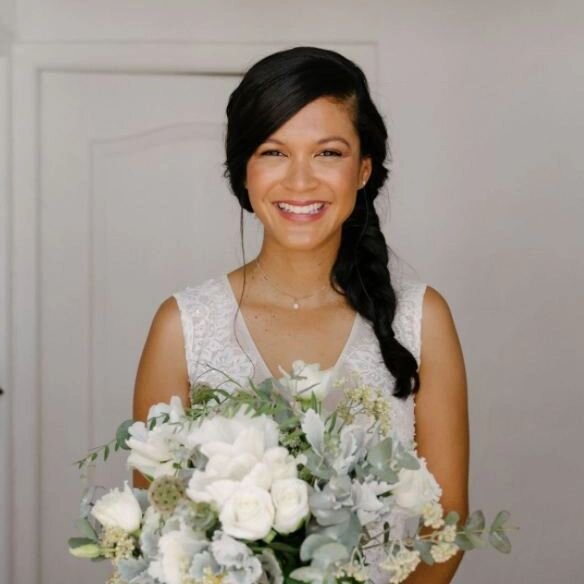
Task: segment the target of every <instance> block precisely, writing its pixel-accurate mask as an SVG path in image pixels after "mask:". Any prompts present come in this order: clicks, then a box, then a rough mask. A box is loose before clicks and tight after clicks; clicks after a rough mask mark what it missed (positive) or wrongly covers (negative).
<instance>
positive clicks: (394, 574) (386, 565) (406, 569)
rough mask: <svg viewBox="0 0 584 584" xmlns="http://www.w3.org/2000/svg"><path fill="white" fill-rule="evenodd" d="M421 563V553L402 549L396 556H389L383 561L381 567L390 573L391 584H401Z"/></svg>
mask: <svg viewBox="0 0 584 584" xmlns="http://www.w3.org/2000/svg"><path fill="white" fill-rule="evenodd" d="M420 562H421V558H420V552H419V551H417V550H408V549H407V548H401V547H400V549H399V550H398V551H397V552H396V553H395V554H394V555H389V556H387V557H386V558H385V560H383V561H381V562H380V563H379V567H380V568H381V569H382V570H386V571H388V572H389V573H390V576H391V577H390V580H389V584H400V582H403V581H404V580H405V579H406V578H407V577H408V576H409V575H410V574H411V573H412V572H413V571H414V570H415V569H416V568H417V567H418V564H419V563H420Z"/></svg>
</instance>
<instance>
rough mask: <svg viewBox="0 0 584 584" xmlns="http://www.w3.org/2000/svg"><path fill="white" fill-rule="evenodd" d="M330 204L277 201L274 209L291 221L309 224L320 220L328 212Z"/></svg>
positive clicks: (313, 201) (314, 201)
mask: <svg viewBox="0 0 584 584" xmlns="http://www.w3.org/2000/svg"><path fill="white" fill-rule="evenodd" d="M329 205H330V203H327V202H326V201H317V200H310V201H290V200H286V201H277V202H275V203H274V207H275V208H276V209H277V210H278V213H279V214H280V215H281V216H282V217H284V218H285V219H287V220H289V221H295V222H307V221H315V220H317V219H320V218H321V217H322V216H323V215H324V214H325V212H326V210H327V208H328V207H329Z"/></svg>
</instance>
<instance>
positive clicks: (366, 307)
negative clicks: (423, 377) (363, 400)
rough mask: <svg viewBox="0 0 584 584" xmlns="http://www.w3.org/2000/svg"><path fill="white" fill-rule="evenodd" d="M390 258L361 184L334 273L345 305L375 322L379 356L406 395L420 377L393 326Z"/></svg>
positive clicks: (401, 393)
mask: <svg viewBox="0 0 584 584" xmlns="http://www.w3.org/2000/svg"><path fill="white" fill-rule="evenodd" d="M388 262H389V255H388V248H387V243H386V241H385V237H384V235H383V232H382V231H381V229H380V226H379V217H378V215H377V212H376V210H375V207H374V205H373V201H372V200H369V196H368V194H367V192H366V191H365V189H361V190H360V191H359V192H358V195H357V203H356V205H355V209H354V210H353V213H352V214H351V216H350V217H349V218H348V219H347V221H345V223H344V224H343V232H342V238H341V245H340V248H339V253H338V255H337V259H336V262H335V264H334V266H333V269H332V276H333V279H334V281H336V282H337V283H338V284H339V285H340V287H341V288H342V291H343V292H342V293H343V294H344V295H345V296H346V298H347V300H348V302H349V304H350V305H351V306H352V307H353V308H354V309H355V310H356V311H357V312H359V313H360V314H361V315H363V316H364V317H365V318H366V319H367V320H369V321H370V322H371V324H372V325H373V330H374V332H375V335H376V336H377V338H378V340H379V346H380V350H381V355H382V357H383V361H384V363H385V365H386V367H387V368H388V369H389V371H390V372H391V374H392V375H393V376H394V378H395V387H394V391H393V395H394V396H395V397H398V398H401V399H406V398H407V397H408V395H410V394H411V393H417V391H418V389H419V387H420V379H419V375H418V364H417V362H416V359H415V357H414V356H413V355H412V354H411V353H410V351H408V349H406V348H405V347H404V346H403V345H401V344H400V343H399V342H398V340H397V339H396V338H395V334H394V331H393V328H392V322H393V319H394V316H395V312H396V308H397V298H396V295H395V292H394V290H393V287H392V285H391V276H390V273H389V269H388ZM412 378H413V385H412Z"/></svg>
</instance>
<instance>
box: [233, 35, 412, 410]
mask: <svg viewBox="0 0 584 584" xmlns="http://www.w3.org/2000/svg"><path fill="white" fill-rule="evenodd" d="M319 97H329V98H331V99H336V100H339V101H340V102H344V103H347V104H348V105H349V106H350V108H351V112H352V117H353V123H354V124H355V129H356V131H357V133H358V135H359V140H360V147H361V156H362V157H371V161H372V173H371V176H370V178H369V180H368V182H367V185H366V187H365V188H361V189H359V191H358V193H357V200H356V204H355V208H354V210H353V212H352V214H351V215H350V217H349V218H348V219H347V220H346V221H345V223H344V224H343V227H342V237H341V244H340V248H339V251H338V255H337V258H336V260H335V263H334V265H333V268H332V270H331V274H330V279H331V285H332V286H333V287H334V289H335V290H337V292H339V293H340V294H343V295H344V296H345V297H346V299H347V301H348V302H349V304H350V305H351V306H352V307H353V308H354V309H355V310H356V311H357V312H359V313H360V314H361V315H362V316H364V317H365V318H366V319H367V320H369V321H370V322H371V324H372V326H373V330H374V331H375V335H376V336H377V338H378V340H379V346H380V349H381V354H382V356H383V361H384V363H385V365H386V366H387V368H388V370H389V371H390V372H391V374H392V375H393V376H394V378H395V380H396V381H395V387H394V391H393V395H394V396H396V397H399V398H402V399H405V398H407V397H408V396H409V395H410V394H411V393H416V392H417V391H418V389H419V385H420V381H419V376H418V371H417V369H418V365H417V362H416V359H415V357H414V356H413V355H412V353H410V351H408V349H407V348H405V347H404V346H403V345H401V344H400V343H399V342H398V341H397V339H396V338H395V335H394V331H393V329H392V322H393V319H394V316H395V312H396V304H397V299H396V295H395V292H394V289H393V287H392V285H391V277H390V272H389V267H388V262H389V254H388V249H389V248H388V246H387V243H386V241H385V237H384V236H383V233H382V232H381V229H380V226H379V217H378V215H377V212H376V210H375V207H374V205H373V201H374V200H375V198H376V197H377V195H378V194H379V191H380V189H381V187H382V186H383V184H384V183H385V181H386V179H387V177H388V175H389V171H388V169H387V168H386V167H385V166H384V162H385V160H386V158H388V159H389V151H388V146H387V130H386V127H385V123H384V121H383V118H382V117H381V115H380V113H379V112H378V110H377V108H376V107H375V105H374V103H373V101H372V100H371V96H370V94H369V87H368V83H367V79H366V77H365V75H364V73H363V71H362V70H361V69H360V68H359V67H358V66H357V65H356V64H355V63H353V62H352V61H350V60H349V59H347V58H346V57H343V56H342V55H340V54H339V53H337V52H335V51H331V50H326V49H321V48H317V47H303V46H301V47H294V48H292V49H286V50H283V51H279V52H276V53H273V54H271V55H268V56H267V57H264V58H263V59H261V60H260V61H258V62H257V63H255V64H254V65H253V66H252V67H251V68H250V69H249V70H248V71H247V73H246V74H245V76H244V77H243V79H242V81H241V83H240V84H239V85H238V86H237V88H236V89H235V90H234V91H233V93H232V94H231V96H230V98H229V102H228V105H227V133H226V137H225V151H226V161H225V163H224V166H225V173H224V174H225V177H226V178H228V179H229V183H230V187H231V190H232V192H233V194H234V195H235V197H236V198H237V200H238V201H239V204H240V205H241V208H242V216H241V225H243V209H245V210H246V211H249V212H253V209H252V206H251V203H250V200H249V194H248V192H247V189H246V188H245V178H246V168H247V162H248V160H249V158H250V157H251V155H252V154H253V153H254V152H255V151H256V149H257V148H258V146H259V145H260V144H262V143H263V142H264V141H265V140H266V139H267V138H268V137H269V136H270V135H271V134H273V133H274V132H275V131H276V130H277V129H278V128H280V126H282V125H283V124H284V123H286V122H287V121H288V120H289V119H290V118H291V117H292V116H294V115H295V114H296V113H297V112H298V111H299V110H300V109H302V108H303V107H304V106H306V105H307V104H308V103H310V102H312V101H313V100H315V99H317V98H319ZM336 284H338V286H340V288H341V290H339V289H338V288H337V287H336ZM412 379H413V383H412Z"/></svg>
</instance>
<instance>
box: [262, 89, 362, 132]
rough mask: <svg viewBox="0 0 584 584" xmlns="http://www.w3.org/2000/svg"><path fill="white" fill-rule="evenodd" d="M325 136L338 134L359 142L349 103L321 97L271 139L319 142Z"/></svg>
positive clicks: (302, 110)
mask: <svg viewBox="0 0 584 584" xmlns="http://www.w3.org/2000/svg"><path fill="white" fill-rule="evenodd" d="M325 134H330V135H334V134H336V135H341V136H343V137H344V138H346V139H347V140H351V139H353V140H357V138H358V136H357V132H356V130H355V126H354V124H353V113H352V109H351V105H350V104H349V103H347V102H346V101H345V102H342V101H339V100H335V99H332V98H330V97H319V98H318V99H315V100H314V101H311V102H310V103H309V104H307V105H305V106H304V107H303V108H302V109H301V110H299V111H298V112H296V114H294V116H292V117H291V118H290V119H289V120H288V121H287V122H286V123H285V124H283V125H282V126H280V128H278V129H277V130H276V131H275V132H274V133H273V134H272V135H271V136H270V138H277V139H279V140H285V139H292V138H294V139H298V138H301V137H302V138H305V139H307V140H310V139H316V140H318V139H320V138H322V137H323V135H325Z"/></svg>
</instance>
